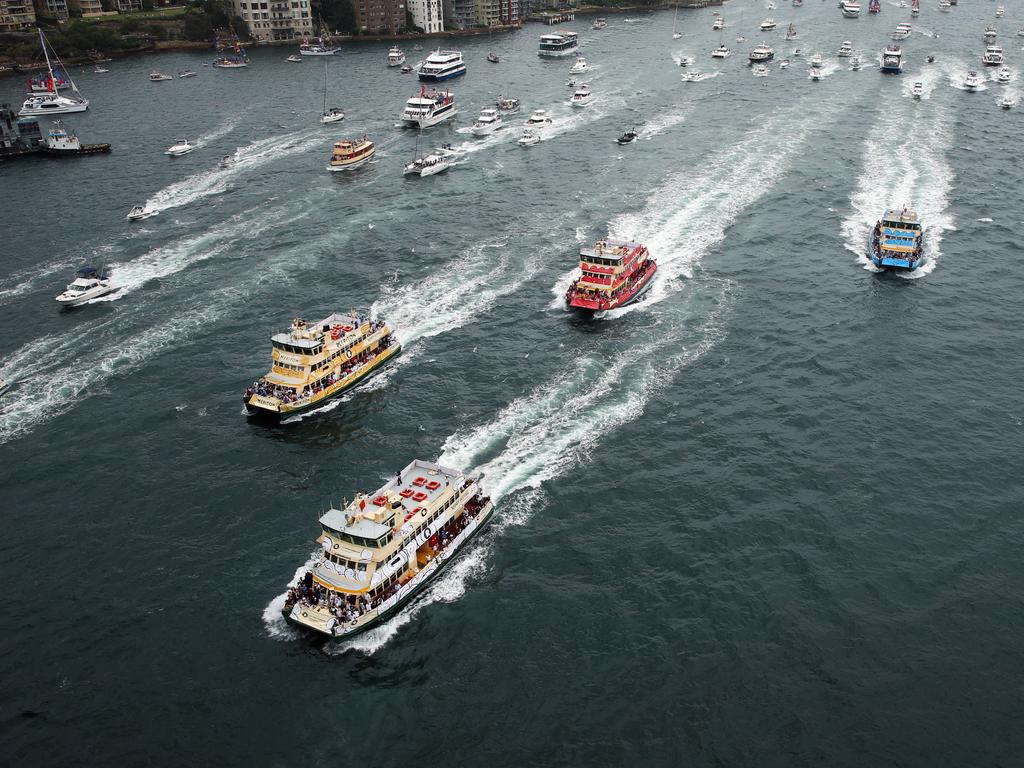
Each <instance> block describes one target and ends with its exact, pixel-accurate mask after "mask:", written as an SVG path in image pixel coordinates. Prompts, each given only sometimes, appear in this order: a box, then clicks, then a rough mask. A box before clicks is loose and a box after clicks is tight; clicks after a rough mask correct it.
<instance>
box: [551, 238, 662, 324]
mask: <svg viewBox="0 0 1024 768" xmlns="http://www.w3.org/2000/svg"><path fill="white" fill-rule="evenodd" d="M657 268H658V265H657V263H656V262H655V261H654V259H652V258H651V255H650V253H649V252H648V250H647V248H646V246H644V245H641V244H640V243H633V242H628V241H625V240H611V239H605V240H599V241H598V242H597V243H596V244H595V245H594V246H593V247H592V248H581V249H580V271H581V275H580V277H579V278H578V279H576V280H575V281H573V283H572V285H570V286H569V290H568V291H566V293H565V301H566V304H567V305H568V306H569V307H570V308H573V309H577V310H581V311H584V312H588V313H594V312H605V311H607V310H610V309H616V308H618V307H624V306H626V305H628V304H631V303H633V302H634V301H636V300H637V299H638V298H640V296H641V295H643V293H644V291H646V290H647V289H648V288H650V286H651V281H652V279H653V277H654V273H655V272H656V271H657Z"/></svg>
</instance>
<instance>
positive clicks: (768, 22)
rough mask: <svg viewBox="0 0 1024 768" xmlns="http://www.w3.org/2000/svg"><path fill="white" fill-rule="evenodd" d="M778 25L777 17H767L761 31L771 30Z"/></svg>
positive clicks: (762, 23)
mask: <svg viewBox="0 0 1024 768" xmlns="http://www.w3.org/2000/svg"><path fill="white" fill-rule="evenodd" d="M777 26H778V24H776V23H775V19H765V20H764V21H762V22H761V31H762V32H771V31H772V30H773V29H775V27H777Z"/></svg>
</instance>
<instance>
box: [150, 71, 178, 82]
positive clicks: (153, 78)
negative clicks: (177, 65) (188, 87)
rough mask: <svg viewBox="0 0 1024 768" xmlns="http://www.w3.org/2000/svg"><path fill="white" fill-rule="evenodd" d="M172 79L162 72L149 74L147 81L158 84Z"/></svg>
mask: <svg viewBox="0 0 1024 768" xmlns="http://www.w3.org/2000/svg"><path fill="white" fill-rule="evenodd" d="M173 79H174V78H173V77H171V76H170V75H165V74H164V73H163V72H150V73H149V81H150V82H151V83H159V82H162V81H164V80H173Z"/></svg>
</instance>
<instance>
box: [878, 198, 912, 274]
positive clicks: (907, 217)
mask: <svg viewBox="0 0 1024 768" xmlns="http://www.w3.org/2000/svg"><path fill="white" fill-rule="evenodd" d="M868 256H869V257H870V259H871V263H872V264H874V265H875V266H876V267H879V268H880V269H905V270H908V271H913V270H915V269H917V268H918V267H919V266H921V264H922V263H924V230H923V229H922V228H921V218H920V217H919V216H918V215H917V213H916V212H914V211H912V210H910V209H909V208H903V209H896V208H890V209H889V210H887V211H886V212H885V214H884V215H883V216H882V218H881V219H879V220H878V223H877V224H875V228H874V229H873V230H872V232H871V247H870V248H869V250H868Z"/></svg>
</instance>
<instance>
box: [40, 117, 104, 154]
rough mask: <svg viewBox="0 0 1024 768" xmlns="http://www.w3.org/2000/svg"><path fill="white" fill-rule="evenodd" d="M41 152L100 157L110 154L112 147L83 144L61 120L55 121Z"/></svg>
mask: <svg viewBox="0 0 1024 768" xmlns="http://www.w3.org/2000/svg"><path fill="white" fill-rule="evenodd" d="M41 150H42V152H43V153H44V154H48V155H99V154H105V153H107V152H109V151H110V145H109V144H83V143H82V142H81V141H79V139H78V136H76V135H75V134H74V133H73V132H71V131H68V130H67V129H66V128H65V127H64V124H63V123H62V122H61V121H60V120H54V121H53V127H52V128H50V130H49V132H48V133H47V135H46V140H45V141H44V142H43V144H42V146H41Z"/></svg>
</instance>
